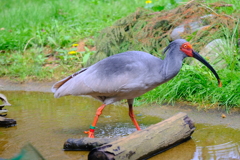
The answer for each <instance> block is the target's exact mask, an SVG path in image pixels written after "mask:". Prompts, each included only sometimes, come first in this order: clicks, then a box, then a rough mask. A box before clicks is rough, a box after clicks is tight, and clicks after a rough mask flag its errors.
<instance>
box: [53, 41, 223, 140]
mask: <svg viewBox="0 0 240 160" xmlns="http://www.w3.org/2000/svg"><path fill="white" fill-rule="evenodd" d="M164 52H167V54H166V57H165V59H164V60H162V59H160V58H157V57H155V56H153V55H151V54H149V53H146V52H141V51H127V52H123V53H119V54H116V55H113V56H110V57H108V58H105V59H103V60H101V61H99V62H97V63H95V64H94V65H92V66H90V67H88V68H83V69H81V70H80V71H78V72H76V73H74V74H72V75H71V76H68V77H66V78H65V79H63V80H60V81H59V82H57V83H55V84H54V85H53V87H52V92H54V96H55V97H56V98H58V97H61V96H66V95H75V96H78V95H90V96H92V97H94V98H96V99H98V100H100V101H101V102H102V103H103V105H101V106H100V107H99V108H98V109H97V112H96V116H95V118H94V121H93V123H92V125H91V126H90V130H89V131H88V132H86V133H88V136H89V137H91V138H93V137H94V129H95V126H96V124H97V120H98V117H99V116H100V115H101V113H102V110H103V108H104V107H105V106H106V105H108V104H111V103H114V102H116V101H120V100H122V99H127V102H128V105H129V116H130V118H131V119H132V121H133V123H134V125H135V126H136V128H137V130H140V127H139V125H138V123H137V121H136V119H135V118H134V114H133V100H134V98H136V97H138V96H140V95H142V94H144V93H146V92H148V91H150V90H152V89H154V88H155V87H157V86H159V85H161V84H163V83H165V82H167V81H169V80H170V79H172V78H173V77H175V76H176V75H177V74H178V72H179V71H180V69H181V67H182V62H183V59H184V58H186V57H193V58H196V59H197V60H199V61H200V62H202V63H203V64H204V65H206V66H207V67H208V68H209V69H210V70H211V71H212V72H213V74H214V75H215V76H216V78H217V80H218V84H219V86H221V81H220V78H219V76H218V74H217V73H216V71H215V70H214V69H213V68H212V66H211V65H210V64H209V63H208V62H207V61H206V60H205V59H204V58H202V57H201V56H200V55H199V54H198V53H197V52H195V51H194V50H193V49H192V46H191V44H190V43H189V42H187V41H186V40H184V39H177V40H174V41H173V42H171V43H170V44H169V45H168V46H167V47H166V49H165V50H164Z"/></svg>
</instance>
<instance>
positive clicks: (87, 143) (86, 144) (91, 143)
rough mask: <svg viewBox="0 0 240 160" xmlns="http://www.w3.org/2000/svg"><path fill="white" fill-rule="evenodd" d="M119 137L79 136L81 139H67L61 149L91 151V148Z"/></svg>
mask: <svg viewBox="0 0 240 160" xmlns="http://www.w3.org/2000/svg"><path fill="white" fill-rule="evenodd" d="M120 138H121V137H116V138H88V137H85V138H81V139H72V138H70V139H68V140H67V141H66V142H65V143H64V145H63V149H64V150H66V151H91V150H92V149H93V148H96V147H100V146H102V145H104V144H107V143H110V142H113V141H116V140H118V139H120Z"/></svg>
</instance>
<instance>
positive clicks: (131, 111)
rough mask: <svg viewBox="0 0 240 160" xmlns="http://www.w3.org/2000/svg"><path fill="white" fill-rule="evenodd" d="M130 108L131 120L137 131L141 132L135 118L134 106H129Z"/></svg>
mask: <svg viewBox="0 0 240 160" xmlns="http://www.w3.org/2000/svg"><path fill="white" fill-rule="evenodd" d="M128 106H129V116H130V118H131V119H132V122H133V124H134V125H135V127H136V128H137V130H141V128H140V127H139V125H138V122H137V120H136V119H135V117H134V114H133V106H132V104H128Z"/></svg>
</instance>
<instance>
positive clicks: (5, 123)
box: [0, 116, 17, 127]
mask: <svg viewBox="0 0 240 160" xmlns="http://www.w3.org/2000/svg"><path fill="white" fill-rule="evenodd" d="M16 124H17V122H16V120H14V119H10V118H5V117H1V116H0V127H11V126H15V125H16Z"/></svg>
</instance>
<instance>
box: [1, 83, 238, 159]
mask: <svg viewBox="0 0 240 160" xmlns="http://www.w3.org/2000/svg"><path fill="white" fill-rule="evenodd" d="M52 84H53V82H44V83H41V82H28V83H23V84H19V83H17V82H16V83H15V82H9V81H8V80H4V79H0V92H1V93H3V94H5V95H6V96H7V98H8V100H9V102H10V103H11V104H12V106H7V107H5V108H7V109H8V110H9V112H8V115H7V117H8V118H13V119H15V120H17V126H15V127H10V128H0V158H11V157H13V156H15V155H16V154H17V153H19V152H20V150H21V148H22V147H23V146H24V145H25V144H26V143H31V144H32V145H33V146H34V147H36V149H37V150H38V151H39V152H40V153H41V154H42V155H43V157H45V158H46V159H48V160H56V159H57V160H61V159H64V160H65V159H69V160H75V159H76V160H77V159H83V160H86V159H87V155H88V152H85V151H84V152H83V151H63V150H62V148H63V144H64V142H65V141H66V140H67V139H68V138H82V137H85V136H86V135H85V134H84V133H83V132H84V131H85V130H88V128H89V125H90V124H91V122H92V120H93V117H94V114H95V111H96V109H97V108H98V107H99V106H100V105H101V103H100V102H98V101H96V100H94V99H92V98H90V97H74V96H66V97H61V98H59V99H55V98H54V97H53V94H52V93H50V88H51V86H52ZM134 109H135V114H136V116H137V117H136V118H137V120H138V121H139V124H140V127H141V128H145V127H148V126H149V125H151V124H155V123H158V122H160V121H162V120H163V119H166V118H169V117H171V116H173V115H174V114H176V113H178V112H185V113H187V114H188V116H189V117H190V118H191V119H193V120H194V122H195V126H196V130H195V132H194V133H193V135H192V139H191V140H189V141H187V142H184V143H182V144H181V145H178V146H177V147H174V148H172V149H170V150H167V151H165V152H163V153H161V154H159V155H156V156H154V157H152V158H151V159H150V160H159V159H161V160H205V159H206V160H208V159H211V160H215V159H229V160H231V159H232V160H233V159H240V123H239V122H240V116H239V113H238V112H233V113H231V114H226V113H225V112H223V111H219V110H216V109H214V110H210V109H208V110H203V109H201V110H198V109H197V108H196V107H193V106H189V105H186V104H184V103H178V104H176V105H174V106H168V105H145V106H138V107H135V108H134ZM222 113H224V114H226V118H222V116H221V115H222ZM135 131H136V129H135V127H134V126H133V124H132V123H131V120H130V118H129V117H128V108H127V106H126V104H125V103H118V104H115V105H109V106H108V107H106V108H105V109H104V111H103V115H102V116H101V117H100V119H99V122H98V125H97V129H96V137H116V136H126V135H128V134H131V133H132V132H135Z"/></svg>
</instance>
